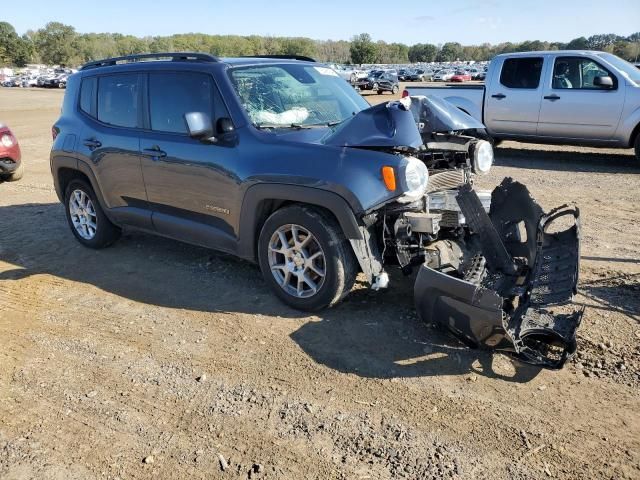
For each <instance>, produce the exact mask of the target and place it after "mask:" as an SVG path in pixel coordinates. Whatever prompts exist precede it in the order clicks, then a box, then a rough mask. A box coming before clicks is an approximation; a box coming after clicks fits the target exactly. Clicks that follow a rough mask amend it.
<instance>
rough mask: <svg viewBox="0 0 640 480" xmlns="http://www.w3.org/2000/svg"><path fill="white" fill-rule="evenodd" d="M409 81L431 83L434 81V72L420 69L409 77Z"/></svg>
mask: <svg viewBox="0 0 640 480" xmlns="http://www.w3.org/2000/svg"><path fill="white" fill-rule="evenodd" d="M407 80H408V81H410V82H430V81H432V80H433V72H432V71H430V70H425V69H423V68H418V69H417V70H414V71H413V72H412V73H411V75H409V76H408V78H407Z"/></svg>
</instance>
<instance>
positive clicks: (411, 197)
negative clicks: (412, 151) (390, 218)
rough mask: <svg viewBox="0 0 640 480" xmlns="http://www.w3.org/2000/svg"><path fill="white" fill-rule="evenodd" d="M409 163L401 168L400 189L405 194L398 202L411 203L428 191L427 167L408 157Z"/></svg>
mask: <svg viewBox="0 0 640 480" xmlns="http://www.w3.org/2000/svg"><path fill="white" fill-rule="evenodd" d="M406 159H407V163H406V164H405V165H404V166H402V167H400V174H399V177H400V187H401V188H402V191H403V192H404V193H403V195H402V196H401V197H400V198H398V202H401V203H411V202H415V201H416V200H418V199H419V198H420V197H422V196H423V195H424V194H425V192H426V191H427V184H428V183H429V172H428V170H427V167H426V165H425V164H424V163H423V162H421V161H420V160H418V159H417V158H414V157H406Z"/></svg>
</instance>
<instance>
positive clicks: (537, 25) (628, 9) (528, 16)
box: [2, 0, 640, 44]
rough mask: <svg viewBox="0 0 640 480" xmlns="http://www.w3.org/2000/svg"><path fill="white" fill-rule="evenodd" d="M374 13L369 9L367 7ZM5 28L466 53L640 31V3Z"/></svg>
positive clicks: (289, 10) (262, 6) (15, 20)
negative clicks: (264, 38) (435, 47)
mask: <svg viewBox="0 0 640 480" xmlns="http://www.w3.org/2000/svg"><path fill="white" fill-rule="evenodd" d="M361 5H366V7H361ZM2 20H4V21H8V22H9V23H11V24H12V25H13V26H14V27H15V28H16V30H17V31H18V33H21V34H22V33H24V32H25V31H27V30H28V29H37V28H40V27H42V26H43V25H44V24H45V23H47V22H49V21H53V20H56V21H60V22H63V23H66V24H70V25H73V26H74V27H75V28H76V30H77V31H79V32H119V33H125V34H133V35H138V36H146V35H169V34H172V33H188V32H199V33H210V34H238V35H250V34H258V35H273V36H305V37H311V38H315V39H334V40H339V39H349V38H351V37H352V36H353V35H354V34H357V33H362V32H368V33H370V34H371V35H372V36H373V38H374V40H384V41H387V42H403V43H406V44H414V43H420V42H428V43H435V44H438V43H444V42H448V41H458V42H461V43H463V44H478V43H483V42H489V43H498V42H503V41H514V42H518V41H523V40H549V41H568V40H571V39H573V38H575V37H579V36H587V37H588V36H589V35H593V34H596V33H617V34H619V35H629V34H631V33H633V32H635V31H638V30H640V0H614V1H611V0H609V1H602V0H455V1H451V2H450V1H447V0H439V1H432V0H400V1H395V0H384V1H380V0H368V1H364V2H354V1H349V0H316V1H308V0H307V1H303V0H298V1H291V0H271V1H269V0H261V1H259V0H236V1H229V0H224V1H219V0H209V1H207V0H190V1H186V2H176V1H175V0H172V1H167V0H155V1H152V0H140V1H137V0H128V1H125V0H105V1H101V2H92V1H86V0H84V1H75V0H74V1H68V0H67V1H65V0H63V1H57V2H56V1H52V0H29V1H22V2H20V1H19V2H9V3H7V5H6V6H5V8H3V11H2Z"/></svg>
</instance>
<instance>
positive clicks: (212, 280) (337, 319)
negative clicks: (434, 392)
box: [0, 204, 540, 382]
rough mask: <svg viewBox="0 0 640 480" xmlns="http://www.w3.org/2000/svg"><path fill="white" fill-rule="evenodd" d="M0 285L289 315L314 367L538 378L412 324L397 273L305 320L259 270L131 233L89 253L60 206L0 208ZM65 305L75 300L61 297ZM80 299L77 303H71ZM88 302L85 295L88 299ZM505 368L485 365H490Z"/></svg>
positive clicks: (409, 301) (407, 282)
mask: <svg viewBox="0 0 640 480" xmlns="http://www.w3.org/2000/svg"><path fill="white" fill-rule="evenodd" d="M0 261H3V262H6V263H8V264H10V265H12V266H13V268H9V269H5V270H4V271H0V285H1V284H2V283H4V282H9V281H18V280H20V279H23V278H28V277H31V276H34V275H52V276H55V277H59V278H63V279H68V280H71V281H73V282H80V283H84V284H89V285H93V286H95V287H97V288H100V289H102V290H104V291H106V292H109V293H112V294H115V295H118V296H121V297H123V298H126V299H129V300H133V301H136V302H141V303H144V304H149V305H155V306H161V307H168V308H172V309H185V310H193V311H201V312H210V313H235V312H237V313H249V314H259V315H265V316H271V317H283V318H296V319H301V320H304V323H303V324H302V325H301V326H300V328H298V329H297V330H296V331H295V332H293V333H292V334H291V338H292V339H293V341H295V342H296V343H297V344H298V345H299V346H300V348H301V349H302V350H303V351H305V352H306V353H307V354H308V355H309V356H310V357H311V358H312V359H313V360H315V361H316V362H318V363H320V364H323V365H326V366H327V367H329V368H332V369H335V370H338V371H341V372H344V373H351V374H355V375H358V376H362V377H371V378H387V379H391V378H397V377H426V376H433V375H465V374H470V373H476V374H478V375H485V376H490V377H496V378H503V379H505V380H508V381H513V382H526V381H529V380H531V379H532V378H534V377H535V376H536V375H537V374H538V373H539V371H540V369H538V368H533V367H530V366H528V365H523V364H520V363H519V362H515V361H513V362H512V361H511V360H509V359H507V357H505V356H502V355H500V356H494V355H492V353H491V352H487V351H481V350H471V349H468V348H466V347H465V346H464V345H462V344H461V343H459V342H458V341H457V340H456V339H454V338H453V337H452V336H451V335H448V334H447V333H446V332H443V331H440V330H438V329H434V328H431V327H429V326H427V325H425V324H424V323H422V322H421V321H419V320H418V319H417V318H416V315H415V310H414V308H413V289H412V287H413V279H411V278H407V277H403V276H402V275H398V278H397V279H396V278H395V276H394V278H393V281H394V285H392V287H391V288H390V289H389V290H387V291H384V292H378V293H376V292H372V291H371V290H370V289H368V288H366V287H364V286H363V285H357V286H356V288H355V289H354V291H353V292H352V293H351V294H350V295H349V296H348V297H347V298H346V299H345V301H344V302H343V303H341V304H340V305H338V306H337V307H336V308H333V309H330V310H326V311H323V312H320V313H319V314H317V315H313V316H308V315H306V314H304V313H302V312H298V311H296V310H293V309H291V308H289V307H287V306H285V305H284V304H282V303H280V302H279V301H278V300H277V299H276V298H275V297H274V296H273V295H272V294H271V293H270V292H269V290H268V289H267V287H266V285H265V284H264V282H263V281H262V278H261V274H260V271H259V269H258V268H257V267H256V266H255V265H253V264H251V263H249V262H245V261H242V260H239V259H237V258H235V257H232V256H229V255H224V254H219V253H216V252H213V251H211V250H207V249H204V248H199V247H194V246H190V245H186V244H183V243H179V242H175V241H171V240H167V239H163V238H160V237H156V236H153V235H147V234H143V233H138V232H125V234H124V235H123V237H122V238H121V239H120V241H118V242H117V243H116V244H114V245H113V246H111V247H110V248H107V249H104V250H91V249H88V248H85V247H83V246H81V245H80V244H79V243H78V242H76V241H75V239H74V238H73V236H72V234H71V232H70V230H69V227H68V225H67V223H66V219H65V217H64V210H63V207H62V206H61V205H60V204H26V205H11V206H4V207H0ZM64 294H65V296H66V295H69V297H68V298H69V299H70V300H69V301H74V299H76V300H77V301H83V302H84V300H85V299H84V298H81V297H82V295H84V294H83V293H82V292H81V293H78V292H76V291H72V290H68V291H67V292H64ZM78 295H80V297H78ZM91 295H95V294H94V293H91ZM496 358H499V359H501V362H502V363H503V364H504V363H505V362H506V363H508V364H509V366H508V368H506V369H505V368H500V369H495V368H494V360H495V359H496Z"/></svg>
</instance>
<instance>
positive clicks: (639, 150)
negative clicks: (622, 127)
mask: <svg viewBox="0 0 640 480" xmlns="http://www.w3.org/2000/svg"><path fill="white" fill-rule="evenodd" d="M633 148H634V149H635V152H636V160H638V161H639V162H640V133H638V134H637V135H636V141H635V142H633Z"/></svg>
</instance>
